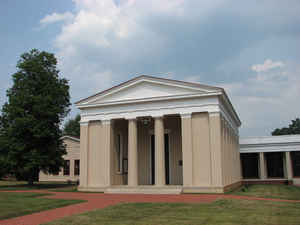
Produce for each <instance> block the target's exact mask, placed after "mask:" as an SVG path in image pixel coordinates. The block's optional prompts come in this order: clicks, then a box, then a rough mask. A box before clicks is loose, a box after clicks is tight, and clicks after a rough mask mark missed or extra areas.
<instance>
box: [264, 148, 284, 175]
mask: <svg viewBox="0 0 300 225" xmlns="http://www.w3.org/2000/svg"><path fill="white" fill-rule="evenodd" d="M265 157H266V162H267V172H268V177H269V178H283V177H284V171H283V153H282V152H268V153H265Z"/></svg>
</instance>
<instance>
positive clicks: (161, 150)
mask: <svg viewBox="0 0 300 225" xmlns="http://www.w3.org/2000/svg"><path fill="white" fill-rule="evenodd" d="M154 136H155V185H157V186H162V185H165V184H166V170H165V137H164V121H163V117H155V120H154Z"/></svg>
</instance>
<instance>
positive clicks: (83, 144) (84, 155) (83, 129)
mask: <svg viewBox="0 0 300 225" xmlns="http://www.w3.org/2000/svg"><path fill="white" fill-rule="evenodd" d="M88 154H89V123H88V122H80V175H79V180H80V187H87V186H88V166H89V163H88ZM60 174H62V171H60Z"/></svg>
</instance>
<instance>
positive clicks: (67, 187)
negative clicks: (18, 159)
mask: <svg viewBox="0 0 300 225" xmlns="http://www.w3.org/2000/svg"><path fill="white" fill-rule="evenodd" d="M36 189H39V190H43V189H44V190H49V191H57V192H74V191H77V186H76V185H75V184H69V183H67V182H53V181H52V182H50V181H49V182H35V183H34V184H33V185H31V186H30V185H28V184H27V182H25V181H4V180H0V191H1V190H2V191H4V190H36Z"/></svg>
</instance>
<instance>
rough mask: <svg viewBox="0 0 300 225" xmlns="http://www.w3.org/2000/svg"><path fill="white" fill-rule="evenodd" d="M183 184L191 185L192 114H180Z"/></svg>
mask: <svg viewBox="0 0 300 225" xmlns="http://www.w3.org/2000/svg"><path fill="white" fill-rule="evenodd" d="M180 116H181V136H182V159H183V168H182V169H183V171H182V172H183V186H186V187H188V186H192V185H193V146H192V145H193V142H192V114H191V113H188V114H181V115H180Z"/></svg>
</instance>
